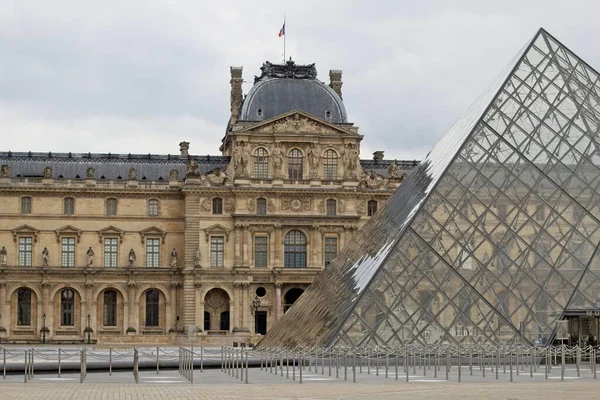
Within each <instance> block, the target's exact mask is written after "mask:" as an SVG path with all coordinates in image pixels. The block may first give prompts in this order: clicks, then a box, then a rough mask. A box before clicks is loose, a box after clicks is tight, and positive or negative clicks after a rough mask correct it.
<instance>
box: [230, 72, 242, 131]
mask: <svg viewBox="0 0 600 400" xmlns="http://www.w3.org/2000/svg"><path fill="white" fill-rule="evenodd" d="M242 69H243V68H242V67H230V68H229V70H230V72H231V80H230V81H229V83H230V84H231V100H230V101H231V124H232V125H233V124H235V123H236V121H237V116H238V113H239V111H240V106H241V105H242V100H243V95H242V83H243V82H244V80H243V79H242Z"/></svg>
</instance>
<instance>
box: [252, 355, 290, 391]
mask: <svg viewBox="0 0 600 400" xmlns="http://www.w3.org/2000/svg"><path fill="white" fill-rule="evenodd" d="M282 376H283V375H282ZM244 383H246V384H247V383H248V352H246V379H245V380H244Z"/></svg>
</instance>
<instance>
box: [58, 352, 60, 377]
mask: <svg viewBox="0 0 600 400" xmlns="http://www.w3.org/2000/svg"><path fill="white" fill-rule="evenodd" d="M58 377H59V378H60V347H59V348H58Z"/></svg>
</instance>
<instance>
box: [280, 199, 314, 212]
mask: <svg viewBox="0 0 600 400" xmlns="http://www.w3.org/2000/svg"><path fill="white" fill-rule="evenodd" d="M281 209H282V210H283V211H288V210H291V211H295V212H299V211H310V199H309V198H308V197H302V198H293V197H284V198H283V199H282V200H281Z"/></svg>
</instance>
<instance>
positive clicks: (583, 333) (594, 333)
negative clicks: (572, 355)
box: [566, 315, 600, 347]
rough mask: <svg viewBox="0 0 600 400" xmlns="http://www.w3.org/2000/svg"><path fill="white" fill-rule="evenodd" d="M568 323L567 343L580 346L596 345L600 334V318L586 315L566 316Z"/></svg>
mask: <svg viewBox="0 0 600 400" xmlns="http://www.w3.org/2000/svg"><path fill="white" fill-rule="evenodd" d="M566 319H567V321H568V324H569V344H570V345H572V346H575V345H579V346H580V347H583V346H587V345H588V344H589V345H596V344H597V343H598V337H599V335H600V331H599V327H600V318H598V317H595V316H588V315H573V316H567V317H566Z"/></svg>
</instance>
